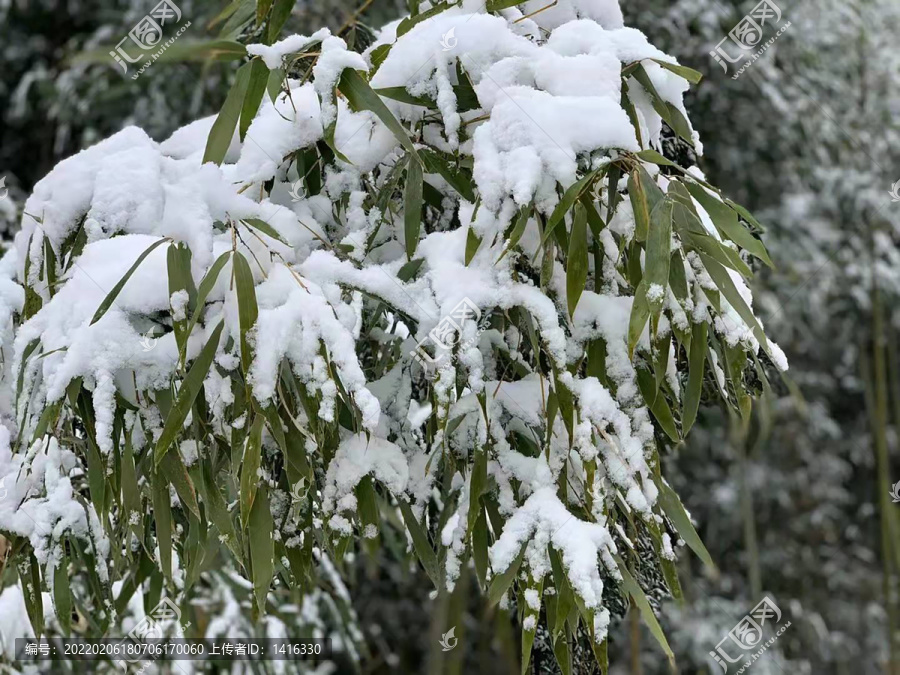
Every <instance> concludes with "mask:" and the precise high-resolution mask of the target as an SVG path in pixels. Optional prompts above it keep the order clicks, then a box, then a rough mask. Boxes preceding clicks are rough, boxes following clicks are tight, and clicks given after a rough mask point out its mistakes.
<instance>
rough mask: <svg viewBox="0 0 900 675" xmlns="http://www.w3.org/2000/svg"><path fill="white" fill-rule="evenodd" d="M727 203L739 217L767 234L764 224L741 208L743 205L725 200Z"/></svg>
mask: <svg viewBox="0 0 900 675" xmlns="http://www.w3.org/2000/svg"><path fill="white" fill-rule="evenodd" d="M702 184H703V183H702V182H701V185H702ZM725 203H726V204H728V206H730V207H731V208H733V209H734V210H735V211H737V212H738V215H739V216H740V217H741V218H743V219H744V220H746V221H747V222H748V223H750V224H751V225H752V226H753V227H755V228H756V229H757V230H759V231H760V232H765V231H766V228H764V227H763V226H762V224H760V222H759V221H758V220H757V219H756V218H754V217H753V214H752V213H750V212H749V211H748V210H747V209H745V208H744V207H743V206H741V205H740V204H738V203H737V202H733V201H731V200H730V199H726V200H725Z"/></svg>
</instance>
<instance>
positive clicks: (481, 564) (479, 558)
mask: <svg viewBox="0 0 900 675" xmlns="http://www.w3.org/2000/svg"><path fill="white" fill-rule="evenodd" d="M472 561H473V562H474V563H475V575H476V576H477V577H478V584H479V585H480V586H481V588H484V587H485V583H486V580H487V570H488V531H487V516H485V513H484V507H483V506H481V505H480V504H479V508H478V517H477V518H476V519H475V527H474V528H473V529H472Z"/></svg>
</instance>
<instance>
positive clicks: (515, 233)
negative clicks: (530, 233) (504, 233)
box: [494, 206, 531, 265]
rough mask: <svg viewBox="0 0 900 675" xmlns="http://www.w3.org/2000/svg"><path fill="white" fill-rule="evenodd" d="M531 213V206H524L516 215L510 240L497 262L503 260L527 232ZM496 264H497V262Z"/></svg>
mask: <svg viewBox="0 0 900 675" xmlns="http://www.w3.org/2000/svg"><path fill="white" fill-rule="evenodd" d="M530 215H531V206H524V207H522V208H521V209H519V215H518V216H517V217H516V221H515V223H514V224H513V229H512V232H511V233H510V235H509V241H508V242H507V244H506V248H504V249H503V253H501V254H500V257H499V258H497V262H500V261H501V260H503V257H504V256H505V255H506V254H507V253H509V252H510V251H511V250H512V249H513V248H515V246H516V244H518V243H519V240H520V239H521V238H522V235H523V234H525V227H526V226H527V225H528V218H529V216H530ZM494 264H495V265H496V264H497V263H494Z"/></svg>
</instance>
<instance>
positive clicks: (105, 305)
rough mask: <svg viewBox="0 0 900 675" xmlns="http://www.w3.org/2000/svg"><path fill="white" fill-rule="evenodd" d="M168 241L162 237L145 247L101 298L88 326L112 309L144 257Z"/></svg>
mask: <svg viewBox="0 0 900 675" xmlns="http://www.w3.org/2000/svg"><path fill="white" fill-rule="evenodd" d="M170 241H171V240H170V239H169V238H168V237H163V238H162V239H159V240H158V241H155V242H153V243H152V244H150V246H148V247H147V250H146V251H144V252H143V253H141V254H140V255H139V256H138V258H137V260H135V261H134V264H133V265H132V266H131V267H130V268H129V269H128V271H127V272H125V276H123V277H122V278H121V279H119V282H118V283H117V284H116V285H115V286H113V289H112V290H111V291H110V292H109V293H107V294H106V297H105V298H103V302H101V303H100V306H99V307H98V308H97V311H96V312H95V313H94V318H93V319H91V324H90V325H92V326H93V325H94V324H95V323H97V322H98V321H99V320H100V319H102V318H103V315H104V314H106V312H107V311H108V310H109V308H110V307H112V304H113V303H114V302H115V301H116V298H117V297H118V296H119V293H120V292H121V291H122V289H123V288H124V287H125V284H127V283H128V280H129V279H130V278H131V275H132V274H134V272H135V270H136V269H137V268H138V267H140V266H141V263H142V262H144V260H145V259H146V257H147V256H148V255H150V254H151V253H152V252H153V250H154V249H155V248H156V247H157V246H160V245H162V244H165V243H166V242H170Z"/></svg>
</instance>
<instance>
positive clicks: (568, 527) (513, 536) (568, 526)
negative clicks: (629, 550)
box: [489, 487, 618, 609]
mask: <svg viewBox="0 0 900 675" xmlns="http://www.w3.org/2000/svg"><path fill="white" fill-rule="evenodd" d="M526 542H528V549H527V551H526V558H527V559H528V561H529V568H530V569H532V570H536V569H541V568H544V569H546V568H548V567H549V564H550V563H549V555H548V554H547V544H552V545H553V547H554V548H555V549H556V550H557V551H559V552H560V555H561V558H562V563H563V565H564V566H565V568H566V572H567V576H568V578H569V580H570V582H571V584H572V587H573V588H574V589H575V591H576V592H577V593H578V595H579V596H580V597H581V599H582V600H584V604H585V606H587V607H589V608H591V609H595V608H598V607H599V606H600V603H601V600H602V597H603V581H602V579H601V578H600V572H599V570H598V567H597V565H598V558H599V559H601V560H602V561H603V564H604V565H605V566H606V567H607V569H608V570H609V571H610V573H611V574H613V576H614V577H616V576H617V575H618V569H617V567H616V564H615V561H614V560H613V558H612V554H614V553H615V552H616V545H615V543H614V542H613V540H612V536H611V535H610V533H609V530H607V529H606V527H604V526H603V525H601V524H599V523H588V522H585V521H582V520H579V519H578V518H576V517H575V516H573V515H572V514H571V513H570V512H569V510H568V509H567V508H566V507H565V506H564V505H563V503H562V502H560V501H559V498H558V497H557V496H556V491H555V489H554V488H552V487H548V488H543V489H541V490H539V491H537V492H535V493H534V494H533V495H532V496H531V497H529V498H528V500H527V501H526V502H525V503H524V504H523V505H522V506H521V507H520V508H519V509H518V510H517V511H516V513H515V514H514V515H513V516H512V518H510V519H509V520H508V521H507V522H506V525H505V526H504V528H503V533H502V534H501V535H500V538H499V539H498V540H497V541H496V542H494V545H493V546H491V548H490V549H489V553H490V561H491V567H492V568H493V570H494V574H495V575H496V574H500V573H502V572H503V571H505V570H506V569H507V568H508V567H509V566H510V564H511V563H512V561H513V559H514V558H515V557H516V556H517V555H518V554H519V551H520V550H521V548H522V545H523V544H524V543H526Z"/></svg>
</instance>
